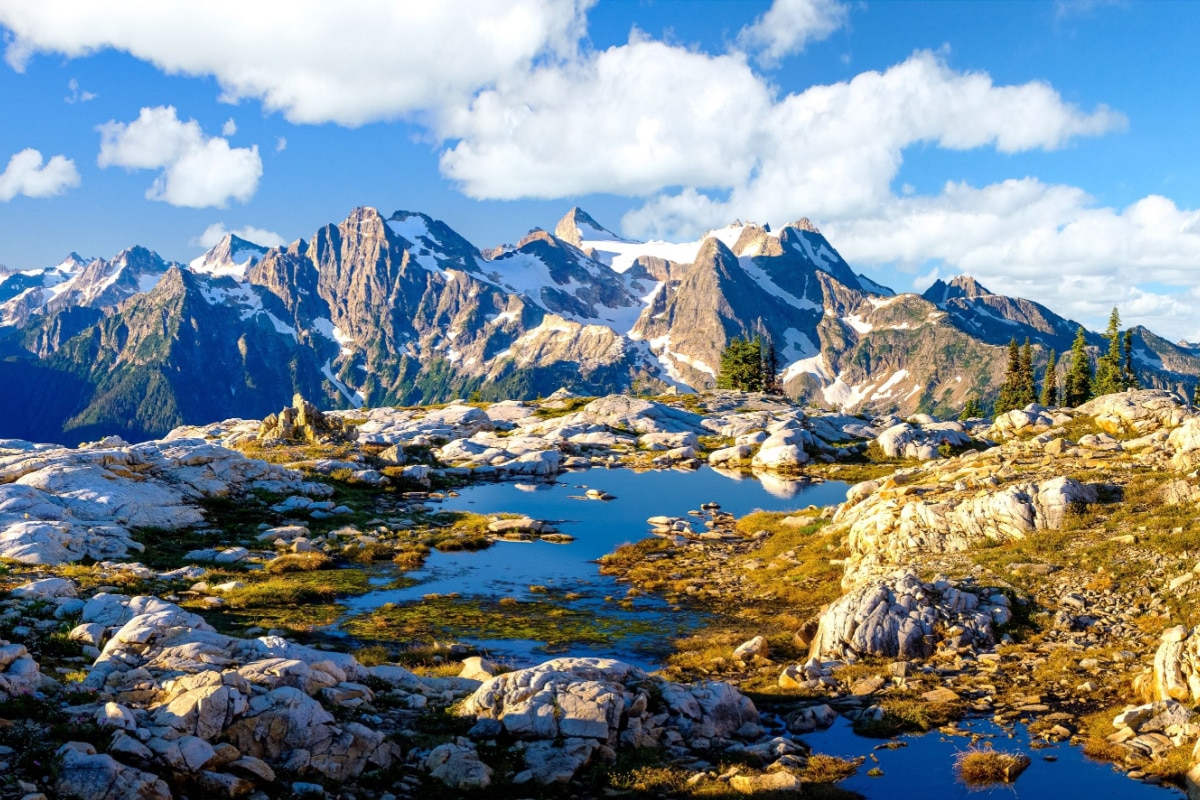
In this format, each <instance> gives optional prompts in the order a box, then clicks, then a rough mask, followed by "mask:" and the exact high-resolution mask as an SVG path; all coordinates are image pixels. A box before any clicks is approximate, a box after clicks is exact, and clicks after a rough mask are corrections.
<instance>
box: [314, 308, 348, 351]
mask: <svg viewBox="0 0 1200 800" xmlns="http://www.w3.org/2000/svg"><path fill="white" fill-rule="evenodd" d="M312 328H313V330H314V331H316V332H317V333H319V334H321V335H322V336H324V337H325V338H326V339H328V340H329V341H331V342H333V343H334V344H337V345H340V346H341V348H342V355H344V356H348V355H350V354H351V353H353V352H354V349H353V346H354V340H353V339H351V338H350V337H349V336H347V335H346V334H345V333H343V332H342V329H341V328H339V327H338V326H337V325H334V324H333V321H332V320H330V319H328V318H327V317H317V318H316V319H314V320H313V321H312Z"/></svg>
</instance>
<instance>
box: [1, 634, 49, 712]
mask: <svg viewBox="0 0 1200 800" xmlns="http://www.w3.org/2000/svg"><path fill="white" fill-rule="evenodd" d="M41 686H42V673H41V670H40V669H39V667H38V663H37V661H35V660H34V659H33V656H31V655H30V654H29V651H28V650H26V649H25V645H22V644H9V643H8V642H6V641H4V640H3V639H0V698H2V699H5V700H7V699H8V698H10V697H12V696H14V695H22V694H32V693H33V692H36V691H38V690H39V689H40V688H41Z"/></svg>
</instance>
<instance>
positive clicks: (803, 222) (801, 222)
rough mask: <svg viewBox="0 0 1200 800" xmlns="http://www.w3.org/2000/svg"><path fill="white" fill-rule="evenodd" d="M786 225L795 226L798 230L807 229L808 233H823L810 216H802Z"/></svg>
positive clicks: (788, 226)
mask: <svg viewBox="0 0 1200 800" xmlns="http://www.w3.org/2000/svg"><path fill="white" fill-rule="evenodd" d="M784 227H786V228H795V229H796V230H798V231H805V232H807V233H815V234H817V235H818V236H819V235H821V229H820V228H818V227H817V226H816V225H814V224H813V222H812V220H810V219H809V218H808V217H801V218H800V219H798V220H796V221H795V222H789V223H788V224H787V225H785V226H784Z"/></svg>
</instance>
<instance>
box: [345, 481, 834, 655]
mask: <svg viewBox="0 0 1200 800" xmlns="http://www.w3.org/2000/svg"><path fill="white" fill-rule="evenodd" d="M846 488H847V487H846V484H844V483H840V482H836V481H830V482H825V483H810V482H807V481H796V480H784V479H781V478H778V477H774V476H772V477H771V481H770V483H769V484H768V483H764V482H763V481H761V480H755V479H754V478H753V477H751V476H746V475H744V474H743V473H724V472H717V471H716V470H712V469H709V468H707V467H704V468H701V469H700V470H695V471H680V470H658V471H649V472H635V471H634V470H629V469H594V470H590V471H587V472H572V473H565V474H563V475H561V476H560V477H559V480H558V481H557V482H553V483H536V484H535V483H488V484H477V485H474V486H469V487H466V488H464V489H462V490H461V492H460V494H459V496H458V497H455V498H448V499H447V500H446V501H445V503H443V504H442V508H443V509H445V510H447V511H472V512H476V513H480V514H492V513H500V512H512V513H518V514H524V515H528V516H530V517H533V518H534V519H539V520H545V521H548V522H551V523H553V524H554V527H555V528H557V529H558V530H560V531H562V532H564V533H568V534H570V535H571V536H574V537H575V541H574V542H572V543H570V544H552V543H549V542H542V541H532V542H498V543H496V544H495V545H493V546H492V547H490V548H488V549H487V550H482V551H478V552H467V551H462V552H453V553H442V552H436V551H435V552H434V553H432V554H431V555H430V557H429V559H428V560H427V561H426V563H425V565H424V567H423V568H422V569H420V570H417V571H414V572H410V573H408V577H410V578H413V579H415V580H416V581H417V583H416V585H414V586H410V587H406V588H401V589H385V590H379V591H375V592H371V593H369V594H366V595H362V596H359V597H354V598H350V599H349V600H347V601H346V605H347V606H348V608H349V611H348V616H354V615H359V614H363V613H365V612H372V611H375V610H376V609H379V608H380V607H381V606H383V605H384V604H385V603H411V602H412V601H416V600H419V599H420V598H422V597H423V596H426V595H431V594H436V595H451V594H458V595H461V596H462V598H461V599H455V600H454V602H455V603H456V604H457V606H456V607H458V613H452V609H449V608H440V607H439V608H435V607H434V605H435V604H436V603H437V602H441V603H442V604H443V605H444V604H445V602H444V601H440V600H439V601H435V602H434V603H430V604H428V605H429V608H428V609H427V610H428V611H429V612H430V614H431V615H433V616H435V617H436V616H439V615H440V616H443V617H445V616H448V615H450V616H453V617H454V618H456V619H458V620H461V621H466V620H470V619H474V618H476V615H477V613H478V612H479V611H480V610H481V609H479V608H476V606H477V605H479V604H483V606H484V607H490V606H491V605H492V604H496V603H500V602H507V603H508V604H509V605H508V606H507V608H505V607H504V606H497V607H496V611H497V612H498V613H507V614H509V615H511V616H513V617H514V625H512V626H511V627H512V628H513V630H512V633H513V634H514V635H513V636H499V637H496V638H490V637H489V636H488V635H487V634H488V633H489V632H491V633H495V630H494V629H492V628H489V629H487V630H480V631H479V632H478V633H480V634H484V635H482V636H480V635H475V636H472V635H470V634H469V633H468V632H467V631H461V632H460V630H459V626H454V625H450V624H449V623H450V622H452V621H453V620H450V619H446V620H443V622H444V623H445V625H444V627H442V628H440V630H441V631H442V635H443V636H445V637H447V638H450V637H452V636H458V637H461V638H462V639H464V640H467V641H470V642H473V643H476V644H481V645H484V646H490V647H493V648H495V649H496V650H497V651H500V652H502V653H504V654H506V655H509V656H512V657H515V658H518V659H522V660H537V659H538V658H540V657H542V656H544V654H545V653H546V652H547V648H545V647H544V646H542V647H539V646H540V645H545V644H546V643H547V642H553V640H554V639H555V638H556V637H554V636H543V637H542V638H541V641H540V642H539V641H536V640H535V638H536V637H533V636H531V633H537V632H538V631H539V630H541V631H542V632H543V633H544V632H545V626H546V625H547V624H548V622H547V618H546V616H545V611H546V609H545V608H544V607H542V606H540V605H539V606H532V605H529V603H530V602H532V601H535V600H536V601H539V602H540V603H545V602H550V601H552V602H554V603H555V604H556V605H557V606H558V607H559V608H561V609H563V611H562V615H563V616H562V618H561V620H560V621H561V627H562V628H563V629H564V630H568V631H577V632H578V631H580V624H581V623H580V617H585V618H591V619H593V620H594V621H595V625H594V627H595V629H596V630H594V631H589V632H588V634H589V635H583V636H579V637H572V638H571V641H570V642H569V643H565V642H560V643H559V645H560V646H558V647H552V648H550V649H552V650H554V651H555V652H564V651H565V652H568V653H570V654H572V655H609V656H615V657H619V658H622V659H624V660H626V661H630V662H632V663H636V664H639V665H643V666H650V665H653V664H654V663H655V661H656V658H655V654H656V653H661V652H662V648H663V647H664V646H665V645H667V644H669V641H670V639H671V638H673V637H675V636H676V635H679V634H681V633H684V632H686V631H687V630H688V629H690V628H692V627H695V625H696V624H697V623H698V621H699V617H698V616H697V615H696V614H695V613H691V612H687V611H682V610H679V609H677V608H673V607H671V606H669V605H668V604H666V603H665V602H663V601H661V600H659V599H657V598H653V597H639V598H638V599H637V601H636V603H634V604H632V608H629V607H626V608H622V607H620V606H619V605H618V604H617V602H616V601H618V600H620V599H622V598H623V597H624V595H625V592H626V588H627V587H625V586H624V585H622V584H619V583H617V582H616V581H615V580H614V579H613V578H611V577H607V576H603V575H600V574H599V571H598V569H597V565H596V564H595V561H596V559H598V558H600V557H601V556H603V555H605V554H606V553H610V552H612V551H613V550H614V549H616V548H617V547H618V546H620V545H621V544H624V543H627V542H634V541H637V540H639V539H643V538H645V537H646V536H647V535H648V533H649V527H648V526H647V524H646V519H647V518H648V517H651V516H655V515H668V516H685V515H686V514H687V512H689V511H692V510H695V509H699V508H700V505H701V504H702V503H707V502H716V503H719V504H720V506H721V508H722V510H724V511H728V512H730V513H733V514H735V515H737V516H741V515H744V514H747V513H749V512H751V511H754V510H755V509H762V510H764V511H787V510H792V509H795V508H800V507H805V506H808V505H832V504H834V503H839V502H841V501H842V499H843V498H844V497H845V495H846ZM587 489H599V490H601V491H603V492H607V493H608V494H611V495H613V496H615V499H613V500H609V501H599V500H588V499H583V495H584V493H585V492H586V490H587ZM531 587H533V588H532V589H531ZM513 601H519V602H520V603H521V605H519V606H516V605H512V602H513ZM626 605H627V606H628V605H630V604H626ZM531 609H533V610H537V611H539V613H540V615H541V616H540V618H539V619H538V620H531V619H525V618H528V617H530V616H532V615H531V614H528V613H524V612H528V611H530V610H531ZM391 617H403V619H395V618H388V619H383V618H382V615H381V617H380V618H379V619H377V620H375V622H377V623H378V624H379V625H380V626H381V627H382V628H386V629H393V628H394V629H395V630H394V632H395V633H397V634H398V633H400V632H401V631H404V630H411V631H414V632H416V631H424V632H426V633H428V632H429V628H422V627H421V626H419V625H416V619H415V616H414V615H413V614H411V613H408V612H405V613H402V614H398V613H395V612H391ZM434 621H435V622H437V620H434ZM518 622H520V623H521V624H517V623H518ZM535 622H540V623H541V625H540V626H539V625H537V624H534V623H535ZM550 622H551V623H552V622H553V619H551V620H550ZM414 626H415V627H414ZM435 627H436V626H435ZM518 639H519V640H521V641H520V642H518V641H515V640H518ZM531 643H532V646H531Z"/></svg>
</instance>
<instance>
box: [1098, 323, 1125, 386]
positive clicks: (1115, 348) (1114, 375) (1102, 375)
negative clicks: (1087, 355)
mask: <svg viewBox="0 0 1200 800" xmlns="http://www.w3.org/2000/svg"><path fill="white" fill-rule="evenodd" d="M1104 338H1105V339H1108V351H1107V352H1106V353H1105V354H1104V355H1102V356H1100V358H1099V359H1097V361H1096V383H1095V391H1096V396H1097V397H1099V396H1100V395H1105V394H1112V393H1113V392H1121V391H1124V390H1125V380H1124V375H1123V363H1122V361H1123V360H1122V358H1121V315H1120V314H1119V313H1118V312H1117V309H1116V308H1113V310H1112V314H1110V315H1109V317H1108V330H1107V331H1105V333H1104Z"/></svg>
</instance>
